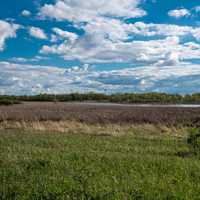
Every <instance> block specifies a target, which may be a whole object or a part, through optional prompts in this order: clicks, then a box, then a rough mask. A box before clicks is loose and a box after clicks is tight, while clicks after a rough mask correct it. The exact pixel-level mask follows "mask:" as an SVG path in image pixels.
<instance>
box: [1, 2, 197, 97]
mask: <svg viewBox="0 0 200 200" xmlns="http://www.w3.org/2000/svg"><path fill="white" fill-rule="evenodd" d="M199 64H200V3H198V1H191V0H168V1H164V0H109V1H108V0H87V1H82V0H20V2H19V1H18V2H17V1H16V0H14V1H13V0H7V1H5V2H4V3H2V5H1V6H0V94H16V95H21V94H28V95H30V94H38V93H69V92H91V91H94V92H108V93H115V92H168V93H181V94H186V93H195V92H200V65H199Z"/></svg>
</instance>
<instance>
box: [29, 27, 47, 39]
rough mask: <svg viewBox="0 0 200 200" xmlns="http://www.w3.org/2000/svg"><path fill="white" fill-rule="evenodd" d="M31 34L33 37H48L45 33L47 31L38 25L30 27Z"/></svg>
mask: <svg viewBox="0 0 200 200" xmlns="http://www.w3.org/2000/svg"><path fill="white" fill-rule="evenodd" d="M29 34H30V35H31V36H32V37H35V38H38V39H47V38H48V37H47V35H46V34H45V32H44V31H43V30H42V29H41V28H38V27H30V28H29Z"/></svg>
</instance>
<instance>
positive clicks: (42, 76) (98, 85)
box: [0, 56, 200, 95]
mask: <svg viewBox="0 0 200 200" xmlns="http://www.w3.org/2000/svg"><path fill="white" fill-rule="evenodd" d="M169 57H173V56H169ZM199 79H200V68H199V66H198V65H192V64H183V63H179V64H178V65H176V66H163V67H159V66H155V65H151V66H143V67H134V68H127V69H121V70H111V71H95V70H92V69H91V68H90V67H89V66H88V65H84V66H82V67H78V66H74V67H72V68H68V69H63V68H58V67H53V66H33V65H25V64H14V63H9V62H0V91H1V93H2V94H15V95H16V94H17V95H21V94H38V93H70V92H90V91H94V92H105V91H107V92H108V93H112V92H119V91H124V92H149V91H157V92H174V93H176V92H179V93H192V92H200V90H199V89H198V88H200V82H199Z"/></svg>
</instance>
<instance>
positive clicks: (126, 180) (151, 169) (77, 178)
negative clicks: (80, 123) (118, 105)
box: [0, 130, 200, 200]
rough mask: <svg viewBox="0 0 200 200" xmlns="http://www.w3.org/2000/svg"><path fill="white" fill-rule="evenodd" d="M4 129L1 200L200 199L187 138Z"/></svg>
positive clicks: (196, 164) (199, 174)
mask: <svg viewBox="0 0 200 200" xmlns="http://www.w3.org/2000/svg"><path fill="white" fill-rule="evenodd" d="M156 134H157V133H155V135H153V134H151V136H148V133H134V134H128V135H121V136H115V137H114V136H97V135H96V136H95V135H87V134H85V135H83V134H80V135H78V134H64V133H59V134H58V133H57V134H56V133H44V132H43V133H42V132H31V131H28V132H27V131H24V132H22V131H19V130H18V131H17V130H15V131H14V130H7V131H2V130H1V131H0V180H1V184H0V199H1V200H9V199H17V200H25V199H26V200H32V199H34V200H35V199H38V200H39V199H40V200H56V199H59V200H60V199H69V200H73V199H96V200H97V199H108V200H118V199H119V200H122V199H123V200H124V199H148V200H156V199H158V200H160V199H170V200H171V199H176V200H177V199H193V200H194V199H199V198H200V160H199V159H198V158H196V157H189V158H180V157H178V156H176V153H177V152H179V151H181V152H182V151H183V152H184V151H187V150H188V148H187V145H186V143H185V139H184V138H177V137H173V136H169V135H168V136H161V135H160V134H159V136H158V135H156Z"/></svg>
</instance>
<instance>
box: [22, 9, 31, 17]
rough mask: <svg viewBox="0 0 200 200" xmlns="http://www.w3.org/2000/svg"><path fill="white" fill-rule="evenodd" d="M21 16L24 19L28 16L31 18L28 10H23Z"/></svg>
mask: <svg viewBox="0 0 200 200" xmlns="http://www.w3.org/2000/svg"><path fill="white" fill-rule="evenodd" d="M21 15H22V16H24V17H29V16H31V12H30V11H29V10H23V11H22V13H21Z"/></svg>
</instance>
